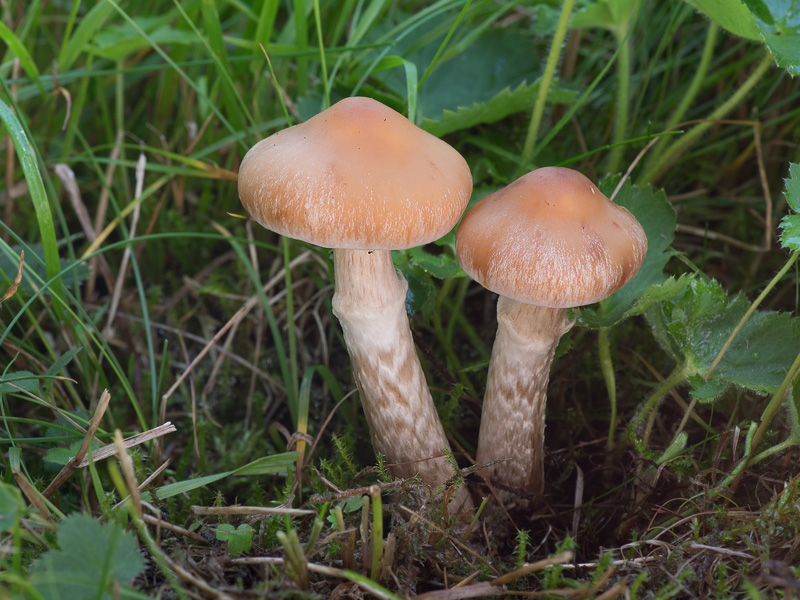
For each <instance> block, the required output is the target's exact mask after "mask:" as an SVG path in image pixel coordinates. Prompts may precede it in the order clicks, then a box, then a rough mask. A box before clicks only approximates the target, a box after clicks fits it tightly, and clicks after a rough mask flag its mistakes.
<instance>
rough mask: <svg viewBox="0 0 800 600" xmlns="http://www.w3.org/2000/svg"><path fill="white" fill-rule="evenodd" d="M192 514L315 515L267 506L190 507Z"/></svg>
mask: <svg viewBox="0 0 800 600" xmlns="http://www.w3.org/2000/svg"><path fill="white" fill-rule="evenodd" d="M192 512H193V513H194V514H196V515H270V516H274V515H280V516H288V517H307V516H309V515H315V514H317V513H315V512H314V511H313V510H305V509H300V508H282V507H275V508H271V507H267V506H239V505H234V506H192Z"/></svg>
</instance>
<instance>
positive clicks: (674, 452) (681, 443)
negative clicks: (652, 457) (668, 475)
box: [656, 431, 689, 464]
mask: <svg viewBox="0 0 800 600" xmlns="http://www.w3.org/2000/svg"><path fill="white" fill-rule="evenodd" d="M688 439H689V435H688V434H687V433H686V432H685V431H681V432H680V433H679V434H678V435H677V437H676V438H675V441H673V442H672V443H671V444H670V445H669V448H667V449H666V450H664V453H663V454H662V455H661V456H659V457H658V458H657V459H656V462H657V463H658V464H663V463H665V462H667V461H668V460H672V459H673V458H675V457H676V456H679V455H680V454H681V452H683V451H684V449H685V448H686V442H687V440H688Z"/></svg>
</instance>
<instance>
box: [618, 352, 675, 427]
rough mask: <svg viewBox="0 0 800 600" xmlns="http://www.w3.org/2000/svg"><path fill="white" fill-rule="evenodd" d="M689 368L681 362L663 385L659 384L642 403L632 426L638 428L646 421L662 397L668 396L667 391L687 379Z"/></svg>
mask: <svg viewBox="0 0 800 600" xmlns="http://www.w3.org/2000/svg"><path fill="white" fill-rule="evenodd" d="M687 370H688V369H687V365H686V364H681V365H679V366H677V367H675V369H673V371H672V373H670V374H669V376H668V377H667V378H666V379H665V380H664V381H662V382H661V385H659V386H658V387H657V388H656V390H655V391H654V392H653V393H652V394H650V397H649V398H648V399H647V400H645V402H644V404H642V408H641V409H640V410H639V412H638V414H637V415H636V416H635V417H634V418H633V420H632V421H631V426H632V427H633V428H634V429H636V428H638V427H639V426H640V425H641V424H642V421H644V419H645V417H647V416H648V415H649V414H650V412H651V411H652V410H653V408H654V407H655V405H656V404H657V403H658V401H659V400H661V398H663V397H664V396H666V395H667V393H669V391H670V390H672V388H674V387H676V386H677V385H679V384H681V383H682V382H683V381H684V380H685V379H686V377H687V375H688V373H687Z"/></svg>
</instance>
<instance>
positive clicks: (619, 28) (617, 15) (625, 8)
mask: <svg viewBox="0 0 800 600" xmlns="http://www.w3.org/2000/svg"><path fill="white" fill-rule="evenodd" d="M637 4H638V0H598V1H597V2H595V3H594V4H590V5H589V6H587V7H586V8H584V9H583V10H581V11H580V12H577V13H575V14H574V15H573V17H572V20H571V21H570V27H573V28H585V27H602V28H603V29H608V30H609V31H613V32H614V35H616V36H618V37H622V36H624V35H625V32H626V31H627V29H628V24H629V23H630V20H631V17H632V16H633V13H634V11H635V10H636V5H637Z"/></svg>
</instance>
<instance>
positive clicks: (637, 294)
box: [581, 177, 687, 327]
mask: <svg viewBox="0 0 800 600" xmlns="http://www.w3.org/2000/svg"><path fill="white" fill-rule="evenodd" d="M618 181H619V177H611V178H606V179H604V180H603V181H601V182H600V185H599V187H600V190H601V191H602V192H603V193H604V194H606V195H607V196H610V195H611V194H612V193H613V191H614V188H615V187H616V184H617V182H618ZM614 202H615V203H616V204H619V205H620V206H622V207H623V208H626V209H627V210H629V211H630V212H631V213H632V214H633V216H635V217H636V219H637V220H638V221H639V223H640V224H641V226H642V228H643V229H644V232H645V234H646V235H647V256H646V257H645V259H644V263H643V264H642V268H641V269H639V272H638V273H637V274H636V276H635V277H634V278H633V279H632V280H631V281H629V282H628V284H627V285H625V286H624V287H623V288H622V289H620V290H618V291H616V292H615V293H613V294H612V295H611V296H609V297H608V298H606V299H605V300H603V301H602V302H601V303H600V307H599V308H597V309H594V308H591V309H583V310H581V322H582V323H585V324H586V325H588V326H590V327H608V326H610V325H613V324H614V323H616V322H617V321H620V320H621V319H623V318H625V317H629V316H633V315H636V314H641V313H642V312H643V311H644V310H645V309H646V308H647V307H648V306H650V305H651V304H653V302H658V301H660V300H662V299H664V298H666V297H671V296H674V295H675V294H676V293H677V292H678V291H680V289H681V288H682V287H684V286H685V285H686V284H687V282H686V280H685V279H684V278H681V279H678V280H672V281H671V282H668V280H667V277H666V275H664V265H666V263H667V261H668V260H669V259H670V257H671V256H672V252H670V251H669V245H670V244H671V243H672V239H673V237H674V235H675V226H676V217H675V209H674V208H672V205H671V204H670V203H669V202H667V197H666V194H665V193H664V191H663V190H658V191H655V190H653V189H652V188H651V187H650V186H647V187H644V188H641V189H640V188H638V187H636V186H635V185H633V184H631V183H630V181H626V182H625V183H624V184H623V186H622V188H621V189H620V191H619V193H618V194H617V195H616V197H615V198H614ZM653 286H664V287H662V288H661V289H652V290H651V288H653ZM648 290H651V291H650V292H649V294H648ZM637 303H638V305H637Z"/></svg>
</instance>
